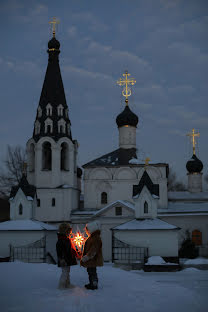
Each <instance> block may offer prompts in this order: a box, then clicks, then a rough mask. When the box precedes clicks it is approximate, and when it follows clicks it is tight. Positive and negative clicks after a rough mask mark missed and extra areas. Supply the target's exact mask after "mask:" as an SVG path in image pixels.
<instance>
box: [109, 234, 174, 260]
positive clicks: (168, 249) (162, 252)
mask: <svg viewBox="0 0 208 312" xmlns="http://www.w3.org/2000/svg"><path fill="white" fill-rule="evenodd" d="M114 235H115V237H116V238H117V239H119V240H121V241H122V242H124V243H126V244H130V245H133V246H136V247H147V248H148V253H149V257H151V256H161V257H177V256H178V233H177V231H172V230H157V231H156V230H151V231H150V230H149V231H141V230H140V231H139V230H138V231H114Z"/></svg>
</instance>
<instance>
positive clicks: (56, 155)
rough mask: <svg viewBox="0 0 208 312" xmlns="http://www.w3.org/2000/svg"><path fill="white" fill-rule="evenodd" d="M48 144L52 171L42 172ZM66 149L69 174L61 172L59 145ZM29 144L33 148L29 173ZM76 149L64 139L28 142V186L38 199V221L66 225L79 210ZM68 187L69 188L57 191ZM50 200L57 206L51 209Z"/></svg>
mask: <svg viewBox="0 0 208 312" xmlns="http://www.w3.org/2000/svg"><path fill="white" fill-rule="evenodd" d="M44 142H49V143H50V144H51V149H52V170H42V145H43V144H44ZM62 143H66V144H67V145H68V151H69V152H68V153H67V156H68V160H67V163H68V164H69V170H61V168H60V162H61V144H62ZM31 144H34V145H35V170H34V171H30V168H32V165H31V164H30V161H31V159H32V157H31V155H30V151H31V148H30V146H31ZM77 149H78V144H77V142H75V144H73V143H72V141H71V140H70V139H69V138H67V137H63V138H61V139H59V140H58V142H55V141H54V140H53V139H52V138H50V137H42V138H41V139H40V140H39V141H38V142H37V143H35V141H34V140H33V139H30V140H29V141H28V142H27V153H28V162H29V163H28V175H27V178H28V182H29V183H30V184H32V185H35V186H36V188H37V198H39V199H40V202H41V204H40V205H41V206H40V207H35V218H36V219H37V220H40V221H64V220H66V221H68V220H70V214H71V210H73V209H78V207H79V194H80V190H79V189H78V187H79V186H78V182H77V167H76V166H77V165H76V164H77V160H76V158H77ZM61 185H67V186H68V188H59V187H60V186H61ZM52 198H55V200H56V204H55V206H54V207H53V206H52Z"/></svg>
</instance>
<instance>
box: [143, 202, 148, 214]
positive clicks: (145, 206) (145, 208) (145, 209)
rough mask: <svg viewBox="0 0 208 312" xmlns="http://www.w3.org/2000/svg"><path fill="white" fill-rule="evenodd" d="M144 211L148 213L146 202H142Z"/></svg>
mask: <svg viewBox="0 0 208 312" xmlns="http://www.w3.org/2000/svg"><path fill="white" fill-rule="evenodd" d="M144 213H148V203H147V202H146V201H145V202H144Z"/></svg>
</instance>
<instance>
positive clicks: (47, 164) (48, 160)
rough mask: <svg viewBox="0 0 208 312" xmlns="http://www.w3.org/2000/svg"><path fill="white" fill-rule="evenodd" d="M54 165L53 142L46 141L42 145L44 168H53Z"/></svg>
mask: <svg viewBox="0 0 208 312" xmlns="http://www.w3.org/2000/svg"><path fill="white" fill-rule="evenodd" d="M51 167H52V151H51V143H49V142H45V143H43V146H42V170H51Z"/></svg>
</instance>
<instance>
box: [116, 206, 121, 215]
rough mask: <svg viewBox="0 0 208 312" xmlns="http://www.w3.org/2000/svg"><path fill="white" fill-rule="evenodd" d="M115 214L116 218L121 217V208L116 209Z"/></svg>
mask: <svg viewBox="0 0 208 312" xmlns="http://www.w3.org/2000/svg"><path fill="white" fill-rule="evenodd" d="M115 214H116V216H122V207H116V211H115Z"/></svg>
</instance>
